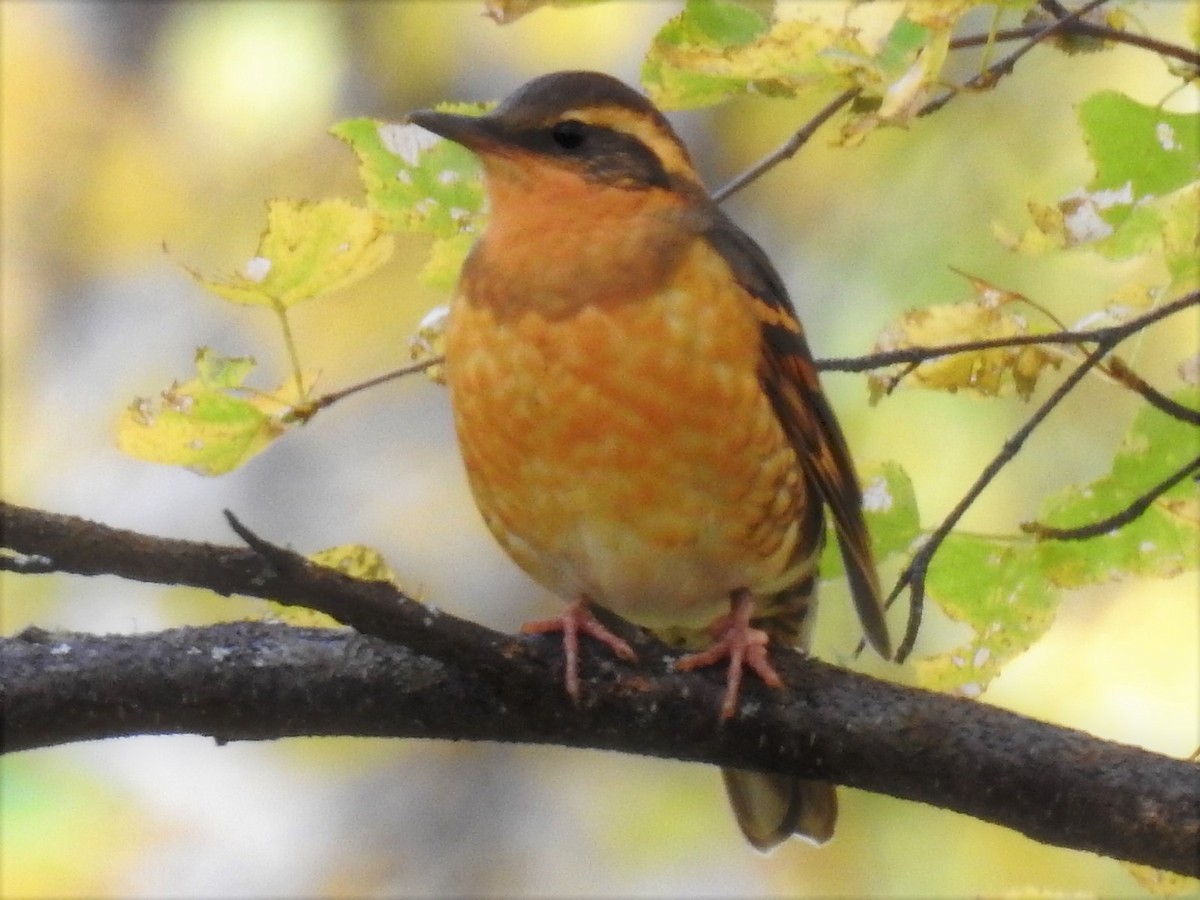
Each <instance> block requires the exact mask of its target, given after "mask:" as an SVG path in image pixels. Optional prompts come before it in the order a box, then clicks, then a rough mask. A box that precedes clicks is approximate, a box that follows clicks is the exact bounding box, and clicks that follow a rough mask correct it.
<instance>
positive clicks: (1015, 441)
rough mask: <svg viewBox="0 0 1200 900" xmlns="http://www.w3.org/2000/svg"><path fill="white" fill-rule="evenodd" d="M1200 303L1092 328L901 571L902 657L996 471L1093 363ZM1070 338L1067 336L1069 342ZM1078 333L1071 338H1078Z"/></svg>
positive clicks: (891, 597) (1197, 294)
mask: <svg viewBox="0 0 1200 900" xmlns="http://www.w3.org/2000/svg"><path fill="white" fill-rule="evenodd" d="M1197 302H1200V290H1198V291H1192V292H1191V293H1190V294H1186V295H1184V296H1183V297H1180V298H1178V299H1176V300H1173V301H1171V302H1170V303H1166V304H1163V305H1162V306H1160V307H1158V308H1157V309H1154V310H1151V311H1150V312H1148V313H1146V314H1145V315H1143V316H1139V317H1138V318H1136V319H1131V320H1129V321H1128V322H1123V323H1121V324H1119V325H1113V326H1110V327H1108V328H1099V329H1096V330H1095V331H1092V332H1089V334H1088V337H1087V338H1086V340H1087V341H1088V342H1089V343H1091V342H1094V343H1095V344H1096V346H1095V348H1094V349H1093V350H1092V351H1091V352H1090V353H1089V354H1088V355H1087V357H1086V358H1085V359H1084V360H1083V362H1081V363H1080V364H1079V365H1078V366H1077V367H1076V368H1075V370H1074V371H1072V372H1071V373H1070V375H1068V376H1067V378H1066V379H1065V380H1064V381H1063V383H1062V384H1060V385H1059V386H1058V387H1057V388H1056V389H1055V390H1054V392H1053V393H1052V394H1051V395H1050V396H1049V397H1047V398H1046V400H1045V401H1044V402H1043V403H1042V404H1041V405H1040V406H1039V407H1038V408H1037V410H1035V411H1034V413H1033V415H1032V416H1030V417H1029V419H1028V420H1027V421H1026V422H1025V424H1024V425H1022V426H1021V428H1019V429H1018V430H1017V431H1016V432H1015V433H1014V434H1013V435H1012V436H1010V437H1009V438H1008V440H1006V441H1005V442H1004V446H1003V447H1002V448H1001V450H1000V452H999V453H997V454H996V456H995V457H994V458H993V459H992V460H991V462H989V463H988V464H987V466H986V467H984V469H983V471H982V472H981V473H980V474H979V477H978V478H976V479H975V482H974V483H973V484H972V485H971V487H970V489H969V490H968V491H967V492H966V494H964V495H963V497H962V498H961V499H960V500H959V502H958V503H957V504H956V505H955V507H954V509H952V510H951V511H950V513H949V514H948V515H947V516H946V518H945V519H944V520H943V521H942V522H941V524H939V525H938V527H937V528H936V529H934V531H933V532H931V533H930V534H929V536H928V537H927V538H926V540H925V542H924V543H923V544H922V545H921V547H920V549H918V550H917V551H916V553H914V555H913V557H912V559H911V560H910V561H909V564H908V566H907V567H906V568H905V569H904V571H903V572H902V573H901V574H900V577H899V578H898V579H897V580H896V584H895V586H894V587H893V588H892V590H891V592H890V593H889V594H888V597H887V600H886V601H885V605H886V606H887V607H889V608H890V607H891V606H892V604H893V603H895V601H896V598H897V597H899V596H900V594H901V592H902V591H903V590H904V589H905V588H906V587H908V588H909V589H910V602H909V614H908V625H907V628H906V629H905V633H904V640H903V641H902V642H901V644H900V647H899V649H898V650H897V651H896V661H897V662H903V661H904V660H905V659H906V658H907V656H908V655H909V653H911V652H912V648H913V644H914V643H915V642H916V637H917V629H918V627H919V625H920V622H921V613H922V611H923V607H924V600H925V577H926V574H927V572H928V570H929V565H930V562H931V561H932V559H933V556H934V554H936V553H937V550H938V548H939V547H940V546H941V544H942V542H943V541H945V539H946V537H947V536H948V535H949V534H950V532H951V530H952V529H953V528H954V526H955V525H957V524H958V522H959V520H960V519H961V518H962V517H963V515H964V514H965V513H966V511H967V510H968V509H969V508H970V507H971V505H972V504H973V503H974V502H975V500H976V499H978V497H979V495H980V494H981V493H983V491H984V489H985V488H986V487H987V486H988V485H989V484H990V483H991V482H992V480H993V479H994V478H995V477H996V475H997V474H998V473H999V472H1000V470H1001V469H1003V468H1004V466H1005V465H1007V464H1008V462H1009V460H1011V459H1012V458H1013V457H1014V456H1016V455H1017V453H1018V452H1020V450H1021V447H1022V446H1023V445H1024V444H1025V441H1026V440H1027V439H1028V437H1029V435H1030V434H1031V433H1032V432H1033V430H1034V429H1035V428H1037V426H1038V425H1040V424H1041V423H1042V421H1043V420H1044V419H1045V418H1046V417H1047V416H1048V415H1049V414H1050V412H1051V411H1052V410H1053V409H1054V408H1055V407H1056V406H1058V404H1059V403H1061V402H1062V401H1063V399H1064V398H1065V397H1066V396H1067V395H1068V394H1069V393H1070V392H1071V391H1072V390H1073V389H1074V388H1075V386H1076V385H1077V384H1078V383H1079V382H1080V380H1082V379H1083V377H1084V376H1085V375H1086V374H1087V373H1088V372H1090V371H1091V370H1092V369H1093V368H1095V367H1096V366H1098V365H1100V363H1101V362H1102V361H1103V360H1104V358H1105V356H1107V355H1108V354H1109V353H1110V352H1111V351H1112V349H1113V348H1114V347H1116V346H1117V345H1118V344H1119V343H1121V342H1122V341H1124V340H1125V339H1127V338H1129V337H1131V336H1132V335H1134V334H1136V333H1138V332H1140V331H1142V330H1143V329H1144V328H1146V327H1147V326H1148V325H1150V324H1151V323H1153V322H1156V321H1158V320H1160V319H1163V318H1165V317H1166V316H1169V315H1172V314H1173V313H1176V312H1179V311H1180V310H1181V309H1184V308H1186V307H1187V306H1191V305H1193V304H1195V303H1197ZM1065 342H1066V341H1064V343H1065ZM1078 342H1079V341H1078V337H1077V336H1076V337H1075V339H1074V340H1072V341H1070V343H1078Z"/></svg>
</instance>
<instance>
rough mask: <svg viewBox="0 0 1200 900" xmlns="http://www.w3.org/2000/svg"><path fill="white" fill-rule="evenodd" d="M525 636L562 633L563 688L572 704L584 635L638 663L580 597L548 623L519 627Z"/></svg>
mask: <svg viewBox="0 0 1200 900" xmlns="http://www.w3.org/2000/svg"><path fill="white" fill-rule="evenodd" d="M521 631H523V632H524V633H525V634H545V633H546V632H550V631H561V632H562V636H563V654H564V656H565V657H566V663H565V668H566V677H565V682H566V687H567V694H568V695H569V696H570V697H571V700H573V701H574V702H576V703H578V702H579V635H580V634H586V635H588V636H590V637H593V638H595V639H596V640H598V641H599V642H600V643H602V644H604V645H605V646H607V647H608V648H609V649H611V650H612V651H613V653H615V654H616V655H617V656H619V657H621V659H624V660H628V661H629V662H637V654H636V653H634V652H633V648H632V647H630V646H629V644H628V643H627V642H625V641H623V640H621V639H620V638H619V637H617V636H616V635H615V634H613V633H612V632H611V631H609V630H608V629H607V628H605V627H604V626H603V625H602V624H600V620H599V619H597V618H596V617H595V616H593V615H592V614H591V612H590V611H589V610H588V600H587V598H586V597H580V598H579V599H578V600H576V601H575V602H574V603H571V604H570V605H568V606H567V608H566V609H565V610H563V611H562V613H560V614H559V615H557V616H552V617H550V618H549V619H536V620H534V621H532V622H526V623H525V624H524V625H522V626H521Z"/></svg>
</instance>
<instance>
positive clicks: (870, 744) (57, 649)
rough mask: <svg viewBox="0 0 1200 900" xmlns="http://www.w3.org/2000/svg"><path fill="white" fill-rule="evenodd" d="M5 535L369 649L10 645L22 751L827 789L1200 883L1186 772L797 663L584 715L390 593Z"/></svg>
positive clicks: (50, 536)
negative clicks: (648, 775) (100, 749)
mask: <svg viewBox="0 0 1200 900" xmlns="http://www.w3.org/2000/svg"><path fill="white" fill-rule="evenodd" d="M0 516H2V523H3V547H4V548H5V554H6V555H4V556H0V560H4V559H7V560H9V561H13V560H16V559H18V558H24V559H29V558H36V559H37V560H39V561H40V562H39V566H38V569H39V570H44V569H46V568H53V569H55V570H57V571H62V572H75V573H79V574H101V573H106V574H116V575H120V576H123V577H126V578H133V579H137V580H141V581H151V582H160V583H163V584H181V583H182V584H190V585H195V586H200V587H206V588H209V589H211V590H214V591H217V592H219V593H226V594H227V593H235V592H236V593H244V594H249V595H252V596H259V597H273V598H275V599H278V600H281V601H283V602H288V603H292V604H295V605H302V606H310V607H312V608H315V609H320V610H322V611H325V612H330V613H332V614H334V615H335V616H337V617H339V618H340V619H342V620H343V621H346V622H353V623H354V624H355V626H356V627H358V628H359V629H360V630H361V631H365V632H369V634H360V633H356V632H354V631H349V630H345V631H338V630H329V631H320V630H309V629H297V628H291V627H288V626H284V625H272V624H265V623H254V622H242V623H234V624H227V625H218V626H212V627H208V628H189V629H178V630H174V631H168V632H163V633H160V634H151V635H115V636H105V637H100V636H95V635H81V634H50V633H47V632H44V631H40V630H37V629H31V630H29V631H27V632H25V633H24V634H22V635H18V636H16V637H12V638H4V639H0V686H2V687H0V716H2V717H3V722H4V729H3V738H2V740H3V744H2V749H4V750H6V751H16V750H24V749H31V748H35V747H43V746H48V745H52V744H58V743H64V742H68V741H75V740H89V739H95V738H102V737H115V736H122V735H136V734H176V733H198V734H208V735H212V736H213V737H215V738H217V739H218V740H219V741H228V740H263V739H270V738H276V737H284V736H290V735H332V734H342V735H389V736H396V737H431V738H445V739H470V740H501V741H521V742H527V743H553V744H561V745H565V746H573V747H594V748H600V749H609V750H619V751H623V752H627V753H638V754H646V755H653V756H661V757H669V758H675V759H682V760H690V761H696V762H706V763H712V764H717V765H733V766H738V767H742V768H757V769H763V770H769V771H781V772H794V773H797V774H800V775H806V776H819V777H822V778H829V779H831V780H833V781H836V782H839V783H841V784H847V785H851V786H854V787H859V788H863V789H865V790H871V791H877V792H880V793H886V794H891V795H892V796H896V797H901V798H906V799H910V800H918V801H921V802H924V803H929V804H932V805H936V806H940V807H944V808H946V809H952V810H956V811H958V812H962V813H966V814H968V815H972V816H976V817H978V818H980V819H984V820H986V821H990V822H995V823H997V824H1001V825H1005V826H1007V827H1009V828H1013V829H1016V830H1018V831H1021V832H1023V833H1025V834H1027V835H1029V836H1030V837H1032V838H1035V839H1037V840H1040V841H1044V842H1046V843H1051V844H1058V845H1060V846H1066V847H1073V848H1077V849H1082V850H1090V851H1095V852H1098V853H1103V854H1105V855H1108V856H1113V857H1117V858H1121V859H1130V860H1134V861H1138V862H1142V863H1146V864H1149V865H1154V866H1158V867H1161V868H1167V869H1171V870H1173V871H1178V872H1184V873H1191V874H1196V873H1198V872H1200V860H1198V859H1197V847H1198V846H1200V804H1198V803H1197V799H1198V797H1200V770H1197V769H1196V768H1195V767H1194V766H1192V765H1190V764H1188V763H1185V762H1182V761H1179V760H1173V759H1170V758H1167V757H1163V756H1159V755H1157V754H1153V753H1149V752H1147V751H1144V750H1139V749H1136V748H1132V747H1126V746H1122V745H1118V744H1113V743H1110V742H1106V741H1101V740H1098V739H1096V738H1093V737H1090V736H1089V735H1086V734H1083V733H1081V732H1077V731H1072V730H1070V729H1065V728H1058V727H1055V726H1052V725H1047V724H1044V723H1040V722H1036V721H1033V720H1030V719H1026V718H1024V717H1021V716H1018V715H1015V714H1012V713H1008V712H1004V711H1001V710H997V709H993V708H990V707H988V706H985V705H983V704H980V703H977V702H973V701H969V700H964V699H958V698H953V697H948V696H944V695H940V694H933V693H929V692H926V691H921V690H916V689H913V688H906V687H901V686H898V685H894V684H889V683H887V682H882V681H878V680H875V679H872V678H868V677H866V676H863V675H858V674H855V673H852V672H848V671H844V670H841V669H837V668H835V667H833V666H829V665H825V664H823V663H820V662H817V661H815V660H810V659H804V658H802V657H801V656H799V655H798V654H782V658H781V659H779V660H778V664H779V667H780V670H781V672H782V674H783V675H784V677H785V680H786V682H787V684H788V685H789V686H790V687H789V688H788V690H787V691H786V692H780V693H776V692H771V691H769V690H767V689H766V688H764V687H763V686H762V685H759V684H753V685H750V686H748V687H747V688H746V689H745V691H746V701H747V702H746V703H744V705H743V709H742V712H741V713H740V714H739V716H738V717H737V718H736V719H735V720H734V721H732V722H730V723H728V724H726V725H725V726H723V727H718V726H717V724H716V722H715V715H714V711H715V710H716V709H717V706H718V703H719V698H720V696H721V692H722V684H721V679H720V678H719V677H718V676H717V675H714V674H712V673H691V674H686V675H685V674H679V673H675V672H673V671H672V670H671V669H670V660H671V658H672V654H671V653H670V651H668V650H667V648H665V647H663V646H662V645H660V644H657V643H656V642H655V641H653V639H651V638H648V637H645V636H641V635H636V636H635V640H636V646H637V648H638V651H639V655H640V656H641V659H642V660H643V662H642V663H641V664H639V665H638V666H636V667H629V666H624V665H617V664H616V663H615V662H612V661H610V660H607V659H601V660H597V659H596V658H595V657H594V655H593V654H590V653H589V654H585V664H584V669H583V675H584V676H585V678H586V686H585V696H584V701H583V703H582V704H581V705H580V706H579V707H577V708H576V707H573V706H571V704H570V703H569V702H568V701H567V699H566V697H565V696H564V694H563V692H562V689H561V684H560V674H559V668H558V667H559V661H558V653H557V650H556V649H555V643H556V642H554V641H553V640H546V639H539V638H526V639H515V638H510V637H507V636H505V635H501V634H497V633H495V632H492V631H490V630H488V629H486V628H483V627H481V626H478V625H473V624H471V623H469V622H464V621H462V620H459V619H456V618H454V617H453V616H449V615H445V614H439V613H437V612H435V611H433V610H430V609H428V608H426V607H423V606H421V605H420V604H417V603H415V602H414V601H412V600H411V599H409V598H406V597H404V596H403V595H402V594H401V593H400V592H399V591H397V590H396V589H394V588H393V587H392V586H391V585H388V584H383V583H375V584H365V583H362V582H357V581H354V580H352V579H349V578H346V577H344V576H342V575H340V574H339V573H337V572H334V571H332V570H329V569H322V568H320V567H317V566H314V565H311V564H309V563H307V562H306V561H305V560H304V559H303V558H302V557H299V556H297V555H295V554H292V553H291V552H289V551H286V550H282V549H280V548H277V547H273V546H271V545H268V544H264V543H261V542H259V541H258V539H257V538H254V537H253V535H251V536H250V537H251V539H252V540H253V541H254V543H255V544H256V546H259V548H260V552H256V551H254V550H247V549H239V548H231V547H220V546H214V545H210V544H199V543H190V542H186V541H173V540H164V539H160V538H153V537H148V536H144V535H138V534H133V533H130V532H127V531H119V530H116V529H111V528H107V527H105V526H102V525H98V524H95V523H90V522H86V521H84V520H81V519H75V518H71V517H66V516H57V515H53V514H49V513H44V512H39V511H35V510H29V509H23V508H21V507H14V506H11V505H7V504H0ZM17 555H19V557H18V556H17ZM10 568H11V567H10ZM381 638H386V639H381Z"/></svg>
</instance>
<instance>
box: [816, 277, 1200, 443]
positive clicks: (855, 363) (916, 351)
mask: <svg viewBox="0 0 1200 900" xmlns="http://www.w3.org/2000/svg"><path fill="white" fill-rule="evenodd" d="M1197 303H1200V292H1195V291H1194V292H1192V293H1191V294H1185V295H1184V296H1183V297H1180V298H1179V299H1177V300H1173V301H1171V302H1170V303H1167V304H1164V305H1163V306H1160V307H1158V308H1156V309H1153V310H1151V311H1150V312H1148V313H1146V314H1145V315H1142V316H1138V317H1137V318H1133V319H1130V320H1128V321H1126V322H1122V323H1121V324H1119V325H1109V326H1106V327H1104V328H1095V329H1091V330H1088V331H1069V330H1068V331H1056V332H1048V333H1046V334H1018V335H1010V336H1008V337H1002V338H987V339H982V340H978V341H962V342H960V343H957V344H942V345H940V346H936V347H902V348H900V349H898V350H886V351H881V352H878V353H870V354H867V355H866V356H854V357H834V358H829V359H819V360H817V361H816V366H817V369H818V370H820V371H823V372H868V371H873V370H875V369H882V368H886V367H887V366H894V365H903V366H905V367H906V368H905V370H904V371H903V372H901V373H900V374H899V375H898V376H897V378H896V381H897V382H899V381H900V380H901V379H903V378H905V377H907V376H908V375H909V374H910V373H912V372H913V371H914V370H915V369H916V368H917V367H918V366H920V365H921V364H922V363H926V362H929V361H930V360H933V359H938V358H940V357H943V356H953V355H955V354H958V353H976V352H979V351H981V350H993V349H999V348H1005V347H1023V346H1029V345H1039V344H1075V345H1083V344H1092V343H1095V342H1097V341H1103V340H1107V339H1108V338H1110V337H1112V336H1114V335H1120V334H1126V333H1132V332H1133V331H1138V330H1140V329H1142V328H1144V327H1146V326H1148V325H1150V324H1152V323H1154V322H1156V321H1158V320H1159V319H1162V318H1164V317H1166V316H1171V315H1174V314H1175V313H1177V312H1179V311H1180V310H1183V309H1186V308H1187V307H1189V306H1195V305H1196V304H1197ZM1104 371H1105V373H1106V374H1107V375H1108V376H1109V377H1110V378H1112V379H1113V380H1114V381H1115V382H1116V383H1117V384H1119V385H1121V386H1122V387H1125V388H1128V389H1129V390H1132V391H1133V392H1135V393H1136V394H1138V395H1140V396H1141V397H1142V398H1143V399H1145V400H1146V402H1147V403H1149V404H1150V405H1151V406H1154V407H1156V408H1157V409H1159V410H1161V411H1162V412H1164V413H1166V414H1167V415H1169V416H1171V417H1173V418H1176V419H1179V420H1180V421H1183V422H1187V423H1188V424H1190V425H1200V410H1195V409H1191V408H1189V407H1187V406H1184V405H1183V404H1181V403H1178V402H1176V401H1175V400H1172V399H1171V398H1170V397H1168V396H1166V395H1165V394H1163V393H1162V392H1160V391H1158V390H1156V389H1155V388H1154V387H1152V386H1151V385H1150V384H1149V383H1148V382H1147V381H1146V380H1145V379H1143V378H1142V377H1141V376H1140V375H1138V374H1137V373H1136V372H1134V371H1133V369H1131V368H1130V367H1129V365H1128V364H1127V363H1125V362H1124V361H1122V360H1120V359H1118V358H1116V357H1113V358H1111V359H1110V360H1108V362H1107V363H1106V364H1105V367H1104Z"/></svg>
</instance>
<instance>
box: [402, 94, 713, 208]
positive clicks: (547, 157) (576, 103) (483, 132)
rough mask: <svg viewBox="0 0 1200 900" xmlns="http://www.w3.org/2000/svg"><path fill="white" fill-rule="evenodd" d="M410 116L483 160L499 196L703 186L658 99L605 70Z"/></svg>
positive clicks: (492, 189)
mask: <svg viewBox="0 0 1200 900" xmlns="http://www.w3.org/2000/svg"><path fill="white" fill-rule="evenodd" d="M408 118H409V121H410V122H413V123H414V124H416V125H419V126H420V127H422V128H424V129H426V130H428V131H432V132H433V133H434V134H438V135H440V136H442V137H444V138H447V139H448V140H451V141H455V142H456V143H459V144H462V145H463V146H464V147H467V148H468V149H469V150H471V151H473V152H474V153H475V154H476V155H477V156H478V157H479V158H480V160H481V161H482V163H483V166H484V173H485V180H486V181H487V185H488V189H489V192H490V193H491V194H492V196H493V202H494V201H495V200H496V199H497V196H496V195H497V194H498V193H504V192H505V188H506V187H513V188H519V189H523V190H533V191H535V192H536V191H537V190H538V189H539V188H542V187H543V186H544V187H546V188H547V189H550V190H554V189H558V188H561V186H562V184H563V183H564V182H568V181H570V180H574V181H578V182H580V183H582V184H585V185H588V186H590V187H591V188H592V190H594V191H604V190H608V189H616V190H622V191H639V190H648V189H656V188H657V189H660V190H673V189H678V188H680V187H682V186H684V185H687V186H698V185H699V178H698V177H697V175H696V172H695V169H694V168H693V167H692V162H691V159H690V158H689V156H688V152H687V148H686V147H684V145H683V143H682V142H681V141H680V140H679V138H678V136H676V134H675V132H674V130H673V129H672V128H671V125H670V123H668V122H667V120H666V119H665V118H664V117H663V115H662V113H660V112H659V111H658V109H656V108H655V106H654V104H653V103H651V102H650V101H649V100H647V99H646V98H645V97H644V96H642V95H641V94H639V93H638V92H637V91H635V90H633V89H632V88H630V87H629V86H628V85H626V84H624V83H623V82H621V81H618V80H617V79H615V78H612V77H611V76H608V75H603V74H601V73H599V72H557V73H554V74H551V75H543V76H542V77H540V78H535V79H534V80H533V81H530V82H529V83H527V84H526V85H524V86H523V87H521V88H520V89H518V90H517V91H516V92H515V93H514V94H512V96H510V97H509V98H508V99H507V100H505V101H504V102H503V103H501V104H500V105H499V106H497V107H496V108H495V109H493V110H492V111H491V112H489V113H487V114H486V115H484V116H478V117H475V116H463V115H455V114H452V113H444V112H434V111H431V110H422V111H419V112H414V113H412V114H411V115H410V116H409V117H408Z"/></svg>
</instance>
